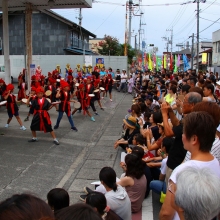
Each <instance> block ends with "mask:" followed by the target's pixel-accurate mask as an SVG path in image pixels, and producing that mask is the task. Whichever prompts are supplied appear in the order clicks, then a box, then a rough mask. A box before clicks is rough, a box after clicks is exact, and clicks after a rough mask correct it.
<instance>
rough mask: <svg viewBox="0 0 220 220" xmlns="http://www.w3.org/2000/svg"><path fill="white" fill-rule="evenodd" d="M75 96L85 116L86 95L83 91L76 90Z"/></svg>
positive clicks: (86, 106) (86, 107)
mask: <svg viewBox="0 0 220 220" xmlns="http://www.w3.org/2000/svg"><path fill="white" fill-rule="evenodd" d="M76 96H77V99H78V101H79V102H80V103H81V108H82V110H83V113H84V114H86V110H87V109H88V107H89V105H88V94H87V93H86V92H85V91H80V90H78V91H77V92H76Z"/></svg>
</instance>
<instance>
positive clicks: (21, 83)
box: [17, 75, 27, 101]
mask: <svg viewBox="0 0 220 220" xmlns="http://www.w3.org/2000/svg"><path fill="white" fill-rule="evenodd" d="M18 89H19V90H18V97H17V100H18V101H21V100H22V99H24V98H26V90H27V86H26V84H25V82H24V79H23V76H22V75H20V76H19V77H18Z"/></svg>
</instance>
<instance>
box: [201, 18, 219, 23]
mask: <svg viewBox="0 0 220 220" xmlns="http://www.w3.org/2000/svg"><path fill="white" fill-rule="evenodd" d="M199 18H201V19H203V20H206V21H211V22H215V21H212V20H209V19H206V18H202V17H199ZM216 23H217V24H220V22H216Z"/></svg>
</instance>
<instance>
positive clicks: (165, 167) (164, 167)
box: [160, 157, 168, 175]
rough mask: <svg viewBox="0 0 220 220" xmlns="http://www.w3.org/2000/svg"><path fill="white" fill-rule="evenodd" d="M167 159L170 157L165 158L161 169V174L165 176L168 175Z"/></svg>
mask: <svg viewBox="0 0 220 220" xmlns="http://www.w3.org/2000/svg"><path fill="white" fill-rule="evenodd" d="M167 159H168V157H166V158H164V159H163V160H162V162H161V168H160V172H161V174H163V175H166V170H167Z"/></svg>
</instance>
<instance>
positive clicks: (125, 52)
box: [124, 3, 128, 56]
mask: <svg viewBox="0 0 220 220" xmlns="http://www.w3.org/2000/svg"><path fill="white" fill-rule="evenodd" d="M127 8H128V4H127V3H126V13H125V48H124V56H127V54H128V51H127V37H128V36H127V35H128V29H127V20H128V13H127Z"/></svg>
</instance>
